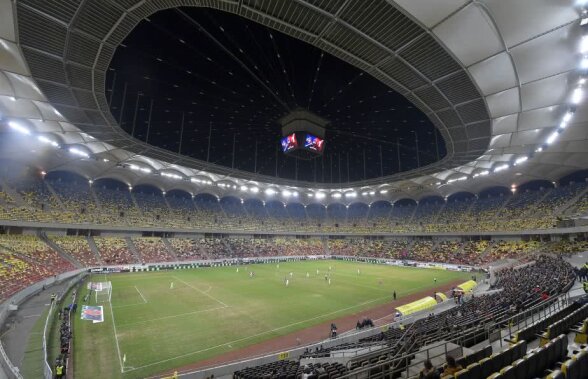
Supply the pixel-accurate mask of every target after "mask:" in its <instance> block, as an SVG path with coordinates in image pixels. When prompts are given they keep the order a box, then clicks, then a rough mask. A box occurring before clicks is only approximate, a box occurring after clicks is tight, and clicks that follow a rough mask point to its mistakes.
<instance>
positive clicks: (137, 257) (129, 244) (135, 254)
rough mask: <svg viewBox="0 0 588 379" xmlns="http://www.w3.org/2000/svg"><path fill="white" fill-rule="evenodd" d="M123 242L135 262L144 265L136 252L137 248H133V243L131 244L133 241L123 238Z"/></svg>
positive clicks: (129, 238)
mask: <svg viewBox="0 0 588 379" xmlns="http://www.w3.org/2000/svg"><path fill="white" fill-rule="evenodd" d="M125 241H126V242H127V247H128V248H129V251H130V252H131V254H133V256H134V257H135V262H139V263H142V264H143V263H145V262H143V259H142V257H141V254H140V253H139V251H138V250H137V246H135V243H134V242H133V240H132V239H131V237H125Z"/></svg>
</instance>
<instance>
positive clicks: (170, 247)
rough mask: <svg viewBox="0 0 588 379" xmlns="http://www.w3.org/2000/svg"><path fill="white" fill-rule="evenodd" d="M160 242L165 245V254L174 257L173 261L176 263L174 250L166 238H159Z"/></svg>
mask: <svg viewBox="0 0 588 379" xmlns="http://www.w3.org/2000/svg"><path fill="white" fill-rule="evenodd" d="M161 240H162V241H163V244H164V245H165V247H166V249H167V252H168V253H169V254H170V255H171V256H172V257H174V260H176V261H178V260H179V259H178V256H177V254H176V249H174V247H173V246H172V244H171V242H169V240H168V239H167V238H166V237H161Z"/></svg>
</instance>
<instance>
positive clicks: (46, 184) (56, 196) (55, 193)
mask: <svg viewBox="0 0 588 379" xmlns="http://www.w3.org/2000/svg"><path fill="white" fill-rule="evenodd" d="M43 184H44V185H45V186H46V187H47V189H48V190H49V192H51V195H52V196H53V197H54V198H55V201H56V202H57V204H59V210H60V211H63V212H65V211H66V209H65V205H63V201H61V198H60V197H59V195H58V194H57V192H55V189H54V188H53V186H51V184H49V182H47V181H43Z"/></svg>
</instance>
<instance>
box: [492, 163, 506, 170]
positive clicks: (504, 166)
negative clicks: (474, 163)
mask: <svg viewBox="0 0 588 379" xmlns="http://www.w3.org/2000/svg"><path fill="white" fill-rule="evenodd" d="M508 167H509V166H508V164H506V163H505V164H503V165H500V166H498V167H496V168H495V169H494V172H500V171H504V170H506V169H507V168H508Z"/></svg>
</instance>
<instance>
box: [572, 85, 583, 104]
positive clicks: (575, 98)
mask: <svg viewBox="0 0 588 379" xmlns="http://www.w3.org/2000/svg"><path fill="white" fill-rule="evenodd" d="M583 98H584V91H583V90H582V88H576V89H575V90H574V92H572V103H574V104H580V102H582V99H583Z"/></svg>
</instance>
